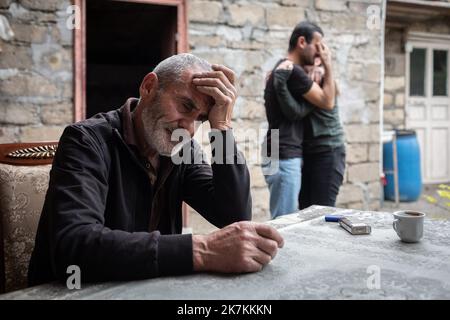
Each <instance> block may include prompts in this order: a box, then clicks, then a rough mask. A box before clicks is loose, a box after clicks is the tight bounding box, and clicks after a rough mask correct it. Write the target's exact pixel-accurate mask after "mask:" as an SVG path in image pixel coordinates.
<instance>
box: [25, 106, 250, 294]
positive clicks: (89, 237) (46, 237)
mask: <svg viewBox="0 0 450 320" xmlns="http://www.w3.org/2000/svg"><path fill="white" fill-rule="evenodd" d="M129 101H130V100H129ZM129 101H127V104H125V105H124V106H123V107H122V108H120V109H117V110H114V111H110V112H108V113H101V114H98V115H96V116H94V117H93V118H90V119H87V120H84V121H81V122H78V123H76V124H73V125H70V126H68V127H67V128H66V129H65V130H64V133H63V135H62V136H61V139H60V142H59V146H58V150H57V153H56V155H55V158H54V161H53V166H52V170H51V172H50V183H49V189H48V191H47V195H46V198H45V203H44V207H43V211H42V215H41V218H40V222H39V227H38V231H37V235H36V243H35V248H34V251H33V254H32V257H31V261H30V267H29V271H28V282H29V285H37V284H40V283H44V282H49V281H52V280H56V279H60V280H64V279H66V278H67V276H69V274H67V273H66V271H67V267H68V266H69V265H77V266H79V267H80V270H81V279H82V281H107V280H131V279H143V278H150V277H157V276H161V275H172V274H185V273H190V272H192V271H193V261H192V236H191V235H189V234H187V235H181V234H180V233H181V229H182V214H181V212H182V211H181V207H182V201H185V202H186V203H187V204H189V205H190V206H192V207H193V208H194V209H195V210H197V211H198V212H199V213H200V214H201V215H203V216H204V217H205V218H206V219H207V220H208V221H210V222H211V223H213V224H214V225H216V226H217V227H223V226H225V225H228V224H230V223H233V222H235V221H239V220H250V219H251V197H250V178H249V173H248V169H247V166H246V165H245V164H212V165H209V164H207V163H202V164H180V165H174V164H173V163H172V161H171V159H170V158H165V157H161V158H160V159H161V164H160V169H159V171H158V179H157V181H156V184H155V185H153V186H152V184H151V183H150V179H149V177H148V175H147V171H146V168H145V162H144V161H143V160H142V159H141V158H140V157H139V155H138V154H137V152H136V151H135V150H133V149H132V148H131V147H130V146H129V145H128V144H127V143H126V142H125V141H124V139H123V123H122V118H123V114H124V110H125V109H126V108H130V102H129ZM125 111H127V112H129V109H128V110H125ZM221 134H222V135H223V137H226V139H232V140H233V144H232V145H234V149H233V150H228V154H226V153H225V152H224V153H223V156H224V157H228V158H230V157H231V158H234V159H235V160H236V159H237V158H239V159H240V161H242V159H243V158H242V154H241V153H240V152H238V151H237V148H236V145H235V143H234V138H233V135H232V132H231V130H228V131H221ZM225 145H226V144H225ZM224 163H225V162H224ZM235 163H242V162H235ZM160 172H161V173H160Z"/></svg>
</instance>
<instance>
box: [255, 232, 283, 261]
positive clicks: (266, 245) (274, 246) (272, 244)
mask: <svg viewBox="0 0 450 320" xmlns="http://www.w3.org/2000/svg"><path fill="white" fill-rule="evenodd" d="M256 247H257V248H258V249H259V250H261V251H264V252H265V253H266V254H268V255H269V256H270V257H271V258H272V259H273V258H275V256H276V255H277V251H278V243H277V242H276V241H275V240H271V239H268V238H264V237H259V239H258V240H257V241H256Z"/></svg>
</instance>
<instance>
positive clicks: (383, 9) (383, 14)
mask: <svg viewBox="0 0 450 320" xmlns="http://www.w3.org/2000/svg"><path fill="white" fill-rule="evenodd" d="M386 2H387V0H382V3H381V26H380V37H381V54H380V60H381V63H380V68H381V72H380V75H381V79H380V106H379V108H380V127H379V135H378V136H379V139H380V140H379V141H380V144H379V154H380V161H379V171H380V174H379V177H380V181H379V182H380V184H381V175H382V174H383V141H382V136H383V131H384V119H383V114H384V111H383V107H384V99H383V97H384V38H385V32H386V29H385V28H386V26H385V25H386ZM383 202H384V191H383V186H381V192H380V207H381V206H382V205H383Z"/></svg>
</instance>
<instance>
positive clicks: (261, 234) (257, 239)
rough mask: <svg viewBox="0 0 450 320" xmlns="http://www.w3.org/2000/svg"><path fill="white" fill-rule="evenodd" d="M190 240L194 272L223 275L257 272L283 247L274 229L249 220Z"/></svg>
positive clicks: (281, 240)
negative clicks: (211, 272) (191, 242)
mask: <svg viewBox="0 0 450 320" xmlns="http://www.w3.org/2000/svg"><path fill="white" fill-rule="evenodd" d="M192 239H193V240H192V241H193V260H194V271H213V272H223V273H242V272H255V271H260V270H261V269H262V268H263V267H264V266H265V265H267V264H268V263H269V262H270V261H271V260H272V259H273V258H275V256H276V254H277V251H278V248H282V247H283V245H284V240H283V238H282V237H281V235H280V234H279V233H278V231H277V230H276V229H275V228H273V227H271V226H269V225H267V224H263V223H255V222H249V221H242V222H236V223H233V224H231V225H229V226H226V227H224V228H223V229H220V230H217V231H215V232H213V233H211V234H208V235H194V236H193V238H192Z"/></svg>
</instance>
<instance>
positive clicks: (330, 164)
mask: <svg viewBox="0 0 450 320" xmlns="http://www.w3.org/2000/svg"><path fill="white" fill-rule="evenodd" d="M344 170H345V147H344V146H341V147H337V148H333V149H330V150H327V151H323V152H319V153H309V154H306V153H305V154H303V167H302V189H301V191H300V195H299V208H300V209H304V208H307V207H309V206H311V205H323V206H330V207H334V205H335V203H336V197H337V195H338V193H339V188H340V186H341V185H342V181H343V179H344Z"/></svg>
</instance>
